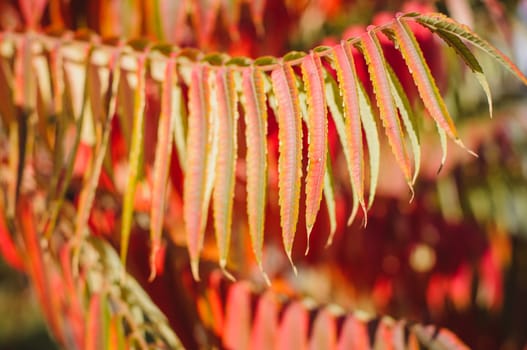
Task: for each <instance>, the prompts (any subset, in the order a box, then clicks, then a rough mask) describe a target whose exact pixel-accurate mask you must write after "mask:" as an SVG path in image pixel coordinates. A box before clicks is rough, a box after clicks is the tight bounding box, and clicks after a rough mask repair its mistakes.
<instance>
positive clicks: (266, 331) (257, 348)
mask: <svg viewBox="0 0 527 350" xmlns="http://www.w3.org/2000/svg"><path fill="white" fill-rule="evenodd" d="M277 325H278V302H277V301H276V299H275V297H274V295H273V293H272V292H270V291H268V292H267V293H265V294H264V295H262V296H261V297H260V299H259V301H258V307H257V309H256V315H255V316H254V321H253V329H252V332H251V346H250V349H254V350H266V349H273V348H274V347H275V344H274V341H275V339H276V337H277V332H278V326H277ZM288 336H289V335H286V337H288Z"/></svg>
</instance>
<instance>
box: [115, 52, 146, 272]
mask: <svg viewBox="0 0 527 350" xmlns="http://www.w3.org/2000/svg"><path fill="white" fill-rule="evenodd" d="M146 59H147V56H146V53H143V54H142V55H141V56H140V57H139V58H138V59H137V72H136V74H137V85H136V87H135V96H134V116H133V126H132V139H131V144H130V153H129V169H128V184H127V186H126V189H125V192H124V197H123V213H122V219H121V263H122V264H123V265H124V266H126V256H127V254H128V242H129V240H130V231H131V229H132V221H133V213H134V200H135V191H136V188H137V182H138V180H139V174H140V172H141V166H142V164H141V159H142V154H143V147H144V145H143V136H144V135H143V133H144V124H145V123H144V119H145V100H146V96H145V94H146V86H145V80H146V62H147V61H146ZM123 276H124V275H123Z"/></svg>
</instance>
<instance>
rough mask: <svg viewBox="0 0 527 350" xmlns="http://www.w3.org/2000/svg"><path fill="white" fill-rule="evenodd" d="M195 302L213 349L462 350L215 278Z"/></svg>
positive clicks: (436, 334)
mask: <svg viewBox="0 0 527 350" xmlns="http://www.w3.org/2000/svg"><path fill="white" fill-rule="evenodd" d="M197 301H198V307H199V311H200V316H201V318H202V320H203V323H204V325H205V326H206V327H207V329H208V331H209V332H210V333H212V334H213V335H214V336H213V337H211V338H212V339H215V340H216V342H217V344H215V345H216V346H218V345H221V346H222V347H223V348H225V349H232V348H241V349H349V348H357V349H376V348H392V347H393V348H401V349H402V348H404V349H421V348H423V347H424V348H430V349H431V348H437V349H466V348H467V347H466V346H465V345H464V344H463V343H462V342H461V341H460V340H459V339H458V338H457V337H456V336H455V335H453V334H452V333H451V332H450V331H448V330H446V329H442V328H436V327H435V326H423V325H421V324H418V323H408V322H406V321H404V320H394V319H392V318H390V317H378V318H374V317H371V316H368V315H367V314H363V313H360V312H357V313H351V314H346V313H345V312H344V310H342V309H340V308H339V307H338V306H335V305H328V306H325V307H320V306H317V305H316V304H314V302H313V301H310V300H303V301H301V300H295V299H290V298H287V297H285V296H283V295H280V294H277V293H274V292H272V291H267V292H265V293H263V294H262V293H255V292H254V291H252V290H251V286H250V284H249V283H247V282H238V283H234V284H231V283H229V282H227V281H225V280H224V279H222V278H221V274H220V273H219V272H218V273H213V274H211V275H210V277H209V282H208V287H207V288H206V289H205V290H204V291H202V293H201V296H200V297H198V298H197Z"/></svg>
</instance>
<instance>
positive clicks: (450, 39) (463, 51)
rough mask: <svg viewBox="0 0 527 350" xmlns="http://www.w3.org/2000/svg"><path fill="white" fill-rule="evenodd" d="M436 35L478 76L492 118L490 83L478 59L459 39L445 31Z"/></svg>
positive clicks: (437, 32)
mask: <svg viewBox="0 0 527 350" xmlns="http://www.w3.org/2000/svg"><path fill="white" fill-rule="evenodd" d="M436 34H437V35H439V37H440V38H441V39H443V41H444V42H446V43H447V44H448V45H449V46H450V47H452V48H453V49H454V51H455V52H456V53H457V55H458V56H459V57H461V59H462V60H463V62H465V64H466V65H467V67H468V68H470V70H471V71H472V73H474V75H475V76H476V79H477V80H478V82H479V84H480V85H481V87H482V89H483V91H484V92H485V95H487V103H488V105H489V114H490V117H491V118H492V110H493V107H492V95H491V92H490V87H489V83H488V81H487V77H486V76H485V74H484V73H483V68H482V67H481V65H480V64H479V62H478V60H477V58H476V57H475V56H474V54H473V53H472V51H470V49H469V48H468V46H467V45H465V43H464V42H463V41H462V40H461V39H459V37H457V36H455V35H453V34H451V33H448V32H443V31H436Z"/></svg>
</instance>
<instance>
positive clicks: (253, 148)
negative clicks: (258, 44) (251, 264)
mask: <svg viewBox="0 0 527 350" xmlns="http://www.w3.org/2000/svg"><path fill="white" fill-rule="evenodd" d="M263 74H264V73H262V72H261V71H260V70H259V69H258V68H255V67H248V68H246V69H245V70H244V71H243V83H242V86H243V89H242V93H243V95H242V98H243V107H244V117H245V139H246V145H247V153H246V169H247V216H248V219H249V233H250V235H251V241H252V246H253V250H254V255H255V257H256V263H257V264H258V266H259V267H260V270H262V246H263V235H264V223H265V204H266V194H267V107H266V104H265V92H264V87H263V84H264V82H263V79H264V78H263Z"/></svg>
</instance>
